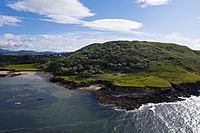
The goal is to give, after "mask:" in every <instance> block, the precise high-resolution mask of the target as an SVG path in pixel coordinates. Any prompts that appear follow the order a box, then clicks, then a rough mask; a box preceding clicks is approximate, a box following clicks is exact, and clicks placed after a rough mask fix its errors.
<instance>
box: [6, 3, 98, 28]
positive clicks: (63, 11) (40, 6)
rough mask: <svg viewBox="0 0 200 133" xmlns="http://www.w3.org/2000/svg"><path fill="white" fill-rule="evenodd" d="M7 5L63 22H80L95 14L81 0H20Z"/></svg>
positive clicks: (48, 19) (56, 21)
mask: <svg viewBox="0 0 200 133" xmlns="http://www.w3.org/2000/svg"><path fill="white" fill-rule="evenodd" d="M7 6H8V7H10V8H12V9H15V10H17V11H24V12H32V13H37V14H40V15H43V16H45V17H46V19H44V20H47V21H52V22H55V23H61V24H79V23H80V20H81V19H83V18H85V17H90V16H93V15H94V14H93V13H91V11H90V10H89V9H88V8H87V7H85V6H84V5H83V4H81V3H80V2H79V0H39V1H38V0H20V1H18V2H14V3H11V4H8V5H7Z"/></svg>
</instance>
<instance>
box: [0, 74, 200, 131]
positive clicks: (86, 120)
mask: <svg viewBox="0 0 200 133" xmlns="http://www.w3.org/2000/svg"><path fill="white" fill-rule="evenodd" d="M47 77H48V75H47V74H46V73H36V74H34V73H29V74H24V75H20V76H16V77H4V78H0V133H200V97H195V96H192V97H191V98H186V99H185V100H184V101H178V102H174V103H160V104H151V103H149V104H147V105H143V106H141V107H140V108H139V109H136V110H132V111H126V110H121V109H119V108H116V107H114V106H111V105H110V106H109V105H106V106H105V105H102V104H100V103H99V102H98V100H97V98H96V96H95V95H94V94H93V93H91V92H89V91H84V90H69V89H67V88H64V87H62V86H59V85H57V84H54V83H50V82H49V81H48V79H47Z"/></svg>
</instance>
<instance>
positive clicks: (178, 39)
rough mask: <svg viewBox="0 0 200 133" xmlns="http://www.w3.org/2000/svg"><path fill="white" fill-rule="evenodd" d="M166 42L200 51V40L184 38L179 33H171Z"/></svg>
mask: <svg viewBox="0 0 200 133" xmlns="http://www.w3.org/2000/svg"><path fill="white" fill-rule="evenodd" d="M165 41H166V42H173V43H177V44H183V45H185V46H188V47H190V48H192V49H198V50H200V39H199V38H190V37H187V36H183V35H181V34H179V33H171V34H169V35H167V36H166V37H165Z"/></svg>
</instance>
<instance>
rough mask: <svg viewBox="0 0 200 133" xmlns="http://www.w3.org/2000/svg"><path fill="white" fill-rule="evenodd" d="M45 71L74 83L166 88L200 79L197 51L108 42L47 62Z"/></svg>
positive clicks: (171, 45)
mask: <svg viewBox="0 0 200 133" xmlns="http://www.w3.org/2000/svg"><path fill="white" fill-rule="evenodd" d="M45 69H46V70H47V71H51V72H53V73H54V74H55V75H57V76H58V77H62V78H65V80H70V81H74V82H89V81H94V80H106V81H111V82H113V84H115V85H118V86H159V87H166V86H170V83H182V82H193V81H197V80H200V76H199V73H198V72H199V71H200V52H199V51H194V50H191V49H189V48H188V47H186V46H180V45H177V44H170V43H157V42H145V41H142V42H140V41H112V42H107V43H103V44H97V43H96V44H92V45H89V46H87V47H84V48H82V49H80V50H78V51H76V52H74V53H72V54H71V55H69V56H65V57H63V58H60V59H58V60H54V61H50V62H48V63H47V64H46V66H45Z"/></svg>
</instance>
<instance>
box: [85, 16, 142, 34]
mask: <svg viewBox="0 0 200 133" xmlns="http://www.w3.org/2000/svg"><path fill="white" fill-rule="evenodd" d="M82 25H83V26H87V27H90V28H93V29H97V30H107V31H120V32H132V31H133V30H136V29H140V28H141V27H142V23H139V22H135V21H130V20H125V19H100V20H95V21H91V22H83V23H82Z"/></svg>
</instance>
